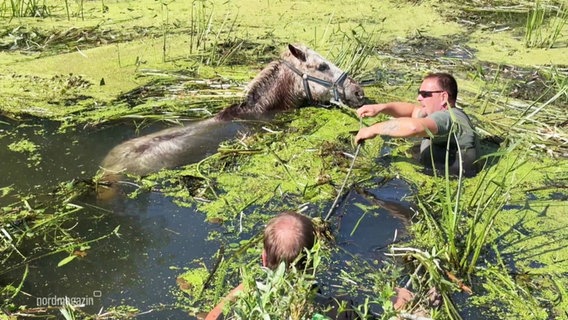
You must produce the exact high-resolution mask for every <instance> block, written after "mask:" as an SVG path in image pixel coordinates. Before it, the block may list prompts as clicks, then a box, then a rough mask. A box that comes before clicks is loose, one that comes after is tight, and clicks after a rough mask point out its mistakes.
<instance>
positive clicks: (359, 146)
mask: <svg viewBox="0 0 568 320" xmlns="http://www.w3.org/2000/svg"><path fill="white" fill-rule="evenodd" d="M362 125H363V118H362V117H361V118H359V129H361V127H362ZM361 145H362V143H359V144H357V149H355V154H354V155H353V160H352V161H351V166H349V171H347V175H346V176H345V180H343V184H342V185H341V188H340V189H339V192H338V193H337V197H335V201H333V204H332V205H331V208H329V211H328V213H327V215H326V216H325V218H324V219H323V221H327V219H329V217H330V216H331V214H332V213H333V210H334V209H335V206H336V205H337V202H338V201H339V198H340V197H341V194H342V193H343V189H344V188H345V185H346V184H347V180H349V176H350V175H351V171H353V165H355V160H357V156H358V155H359V151H360V150H361Z"/></svg>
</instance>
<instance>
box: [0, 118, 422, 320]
mask: <svg viewBox="0 0 568 320" xmlns="http://www.w3.org/2000/svg"><path fill="white" fill-rule="evenodd" d="M58 126H59V124H58V123H54V122H49V121H44V120H42V121H37V120H33V121H29V125H28V126H25V127H23V126H19V127H17V126H16V123H13V122H12V123H10V122H9V121H5V123H3V124H2V127H1V128H0V129H2V130H4V131H3V133H5V134H6V135H5V136H4V137H3V138H1V139H0V157H1V158H2V162H3V168H4V169H3V171H4V173H3V174H2V175H0V186H6V185H12V186H13V187H14V188H16V189H17V190H20V191H21V192H22V193H26V192H37V193H44V192H49V191H51V190H52V189H54V188H55V186H56V185H57V183H59V182H61V181H68V180H71V179H74V178H78V179H89V178H90V177H92V176H93V175H94V173H96V171H97V169H98V166H99V163H100V161H101V160H102V158H103V157H104V155H105V154H106V153H107V152H108V150H110V149H111V148H112V147H113V146H115V145H117V144H119V143H120V142H122V141H124V140H126V139H128V138H132V137H134V136H135V135H136V134H137V133H136V132H135V130H134V126H133V125H132V122H128V123H122V124H115V125H112V126H106V127H104V128H97V129H93V128H86V129H78V130H69V132H68V133H64V134H61V133H58V132H57V128H58ZM163 127H164V125H163V124H160V123H156V124H153V125H149V126H144V127H141V128H140V131H139V132H138V134H144V133H149V132H153V131H156V130H158V129H161V128H163ZM8 133H9V134H8ZM40 133H41V134H40ZM22 137H25V138H27V139H29V140H31V141H33V142H34V143H36V144H37V145H38V146H39V148H40V149H39V150H38V152H37V153H38V154H40V155H41V162H40V165H39V166H31V165H30V161H29V160H28V156H27V155H25V154H21V153H16V152H13V151H9V150H8V148H7V145H9V144H10V143H12V142H14V141H19V140H20V139H21V138H22ZM206 152H210V151H206ZM409 192H410V191H409V188H408V186H407V185H406V184H405V183H404V182H402V181H400V180H392V181H388V182H386V183H378V184H377V188H376V189H375V190H359V191H356V190H351V191H349V193H348V194H347V195H346V196H345V197H344V200H343V201H342V202H341V203H340V206H339V207H338V208H337V210H335V211H334V214H333V216H332V218H331V219H332V220H331V221H332V222H333V225H334V232H335V233H336V235H337V238H336V239H337V243H338V245H339V246H340V247H341V249H342V250H340V253H338V254H337V255H336V256H335V257H334V260H336V262H337V263H336V264H334V265H335V266H336V267H333V268H331V270H330V271H329V272H330V273H332V274H333V273H335V272H339V269H341V267H342V266H343V265H344V264H345V262H347V261H349V260H351V259H353V257H354V256H357V257H359V258H362V259H369V261H373V260H378V261H382V260H383V259H384V258H385V257H384V255H383V253H384V252H385V250H386V247H387V246H388V244H390V243H392V242H393V241H394V240H395V236H396V237H398V238H400V237H401V236H404V229H405V225H406V223H407V222H408V221H409V217H410V214H411V211H410V210H409V204H408V203H406V202H404V201H403V200H402V199H403V198H404V196H405V195H408V194H409ZM74 203H75V204H77V205H80V206H82V207H84V210H82V211H80V213H79V214H78V219H77V221H78V223H77V225H76V226H75V227H74V229H73V230H74V232H77V233H78V234H80V235H83V236H84V238H85V239H93V238H96V237H99V236H102V235H105V234H109V233H111V232H112V230H113V229H114V228H115V227H117V226H120V230H119V233H120V236H119V237H116V236H111V237H109V238H107V239H104V240H102V241H99V242H97V243H95V244H93V245H92V249H89V250H87V251H86V253H87V255H86V256H85V257H83V258H80V259H76V260H74V261H72V262H70V263H68V264H66V265H64V266H62V267H57V263H59V261H61V259H63V258H65V257H66V255H67V253H61V254H55V255H52V256H48V257H46V258H42V259H38V260H34V261H33V262H32V263H30V266H29V267H30V272H29V274H28V277H27V279H26V281H25V283H24V286H23V288H22V292H25V293H26V294H20V295H19V296H18V298H17V300H16V303H18V304H22V305H27V306H28V307H33V306H38V307H41V306H44V303H45V302H47V301H46V300H45V298H56V297H66V296H67V297H79V298H81V297H84V298H87V300H86V302H87V304H88V305H87V306H86V307H85V308H83V310H84V311H86V312H91V313H97V312H99V311H100V310H101V309H103V311H104V310H106V309H107V308H108V307H110V306H116V305H119V304H125V305H130V306H134V307H137V308H138V309H140V310H141V311H149V310H150V309H154V311H152V312H151V313H148V314H147V315H144V316H141V317H140V318H147V319H155V318H156V317H158V318H161V319H166V318H172V319H183V318H191V317H190V316H188V315H187V314H186V313H185V312H183V311H180V310H178V309H175V307H174V306H173V305H174V303H175V302H176V296H175V292H176V291H177V285H176V277H177V276H179V275H180V274H181V273H182V270H181V269H182V268H184V267H196V266H195V265H194V264H192V262H193V261H194V260H203V261H205V262H206V263H210V264H211V265H212V264H213V263H214V262H213V261H211V257H212V256H214V254H215V252H216V251H217V250H218V248H219V246H220V244H219V243H218V242H217V241H215V240H207V238H208V234H209V232H211V231H213V230H218V231H222V226H220V225H216V224H210V223H207V222H205V221H204V218H205V215H204V214H203V213H201V212H198V211H196V210H195V209H193V208H182V207H178V206H177V205H176V204H174V203H173V202H172V200H171V199H170V198H167V197H164V196H163V195H162V194H159V193H146V194H142V195H141V196H139V197H137V198H136V199H118V200H116V201H114V202H112V203H109V204H106V205H104V206H101V204H100V203H97V201H96V199H95V198H94V197H92V196H88V195H86V196H84V197H83V198H81V199H78V200H76V201H74ZM356 203H360V204H363V205H379V206H380V207H381V209H379V210H376V211H373V212H363V210H362V209H361V208H360V207H358V206H356V205H355V204H356ZM242 237H243V238H247V237H248V236H247V235H242ZM29 249H30V251H31V249H32V248H29ZM211 265H210V266H208V267H211ZM22 273H23V267H22V268H18V269H15V270H13V271H11V272H10V273H8V274H5V275H3V276H1V277H0V281H2V282H17V281H19V279H20V277H21V276H22ZM322 278H323V279H333V278H334V277H332V276H331V275H327V276H326V275H323V276H322ZM326 281H327V280H326ZM333 284H334V283H333V281H332V280H330V281H328V283H327V284H326V285H327V286H328V287H327V289H326V290H327V291H328V293H333V289H329V288H330V286H332V285H333ZM324 288H325V286H324ZM89 298H90V300H89ZM42 299H43V300H42ZM157 309H159V310H157Z"/></svg>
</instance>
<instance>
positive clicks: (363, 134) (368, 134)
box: [355, 127, 377, 144]
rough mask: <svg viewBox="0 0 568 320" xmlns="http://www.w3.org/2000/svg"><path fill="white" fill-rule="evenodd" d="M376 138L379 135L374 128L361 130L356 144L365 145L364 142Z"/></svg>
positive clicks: (356, 138) (356, 137)
mask: <svg viewBox="0 0 568 320" xmlns="http://www.w3.org/2000/svg"><path fill="white" fill-rule="evenodd" d="M376 136H377V134H376V133H375V132H374V130H373V128H372V127H366V128H361V129H360V130H359V132H357V135H356V136H355V143H356V144H359V143H363V141H365V140H367V139H371V138H374V137H376Z"/></svg>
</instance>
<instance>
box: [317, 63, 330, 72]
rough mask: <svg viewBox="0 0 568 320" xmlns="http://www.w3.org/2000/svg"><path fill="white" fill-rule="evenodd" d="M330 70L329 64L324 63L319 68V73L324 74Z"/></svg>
mask: <svg viewBox="0 0 568 320" xmlns="http://www.w3.org/2000/svg"><path fill="white" fill-rule="evenodd" d="M327 70H329V65H327V63H322V64H320V65H319V66H318V71H321V72H324V71H327Z"/></svg>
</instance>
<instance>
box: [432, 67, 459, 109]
mask: <svg viewBox="0 0 568 320" xmlns="http://www.w3.org/2000/svg"><path fill="white" fill-rule="evenodd" d="M432 78H434V79H437V80H438V85H439V86H440V89H442V90H444V91H446V92H447V93H448V102H449V103H450V104H451V105H452V106H453V105H455V104H456V101H457V99H458V83H457V81H456V79H455V78H454V76H452V75H451V74H449V73H444V72H438V73H430V74H428V75H427V76H426V77H424V79H432Z"/></svg>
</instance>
